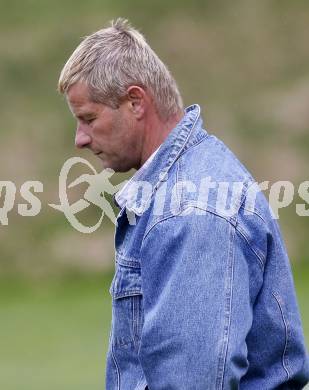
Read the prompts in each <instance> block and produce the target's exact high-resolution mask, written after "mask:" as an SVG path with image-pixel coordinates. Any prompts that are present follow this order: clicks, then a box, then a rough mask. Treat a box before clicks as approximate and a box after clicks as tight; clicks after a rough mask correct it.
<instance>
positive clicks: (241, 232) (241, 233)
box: [235, 225, 265, 272]
mask: <svg viewBox="0 0 309 390" xmlns="http://www.w3.org/2000/svg"><path fill="white" fill-rule="evenodd" d="M235 229H236V231H237V232H238V233H239V235H240V236H241V237H242V238H243V239H244V240H245V242H246V243H247V245H248V247H249V249H250V250H251V251H252V253H253V254H254V255H255V256H256V257H257V259H258V262H259V265H260V267H261V270H262V271H263V272H264V266H265V261H264V260H263V259H262V258H261V256H260V255H259V254H258V253H257V251H256V250H255V249H254V248H253V247H252V246H251V245H250V243H249V240H248V238H247V236H246V234H245V233H244V231H243V230H242V229H241V228H240V227H239V225H237V226H236V227H235Z"/></svg>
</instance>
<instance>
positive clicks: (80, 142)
mask: <svg viewBox="0 0 309 390" xmlns="http://www.w3.org/2000/svg"><path fill="white" fill-rule="evenodd" d="M90 143H91V137H90V135H88V134H87V133H86V132H85V130H84V129H83V127H82V126H81V125H78V126H77V129H76V135H75V146H76V147H77V148H79V149H82V148H85V147H86V146H87V145H89V144H90Z"/></svg>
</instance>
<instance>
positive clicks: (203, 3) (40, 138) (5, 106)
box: [0, 0, 309, 390]
mask: <svg viewBox="0 0 309 390" xmlns="http://www.w3.org/2000/svg"><path fill="white" fill-rule="evenodd" d="M119 16H121V17H126V18H128V19H129V20H130V21H131V22H132V23H133V25H135V26H136V27H137V28H139V29H140V30H141V31H142V32H143V33H144V34H145V36H146V38H147V40H148V41H149V43H150V44H151V46H152V47H153V48H154V49H155V50H156V51H157V53H158V54H159V56H160V57H161V58H162V59H163V60H164V61H165V62H166V63H167V64H168V66H169V68H170V69H171V71H172V73H173V74H174V76H175V78H176V80H177V81H178V83H179V86H180V90H181V92H182V95H183V98H184V101H185V104H186V105H189V104H191V103H195V102H196V103H199V104H200V105H201V107H202V111H203V116H204V121H205V123H206V127H207V128H208V131H209V132H211V133H214V134H216V135H217V136H219V137H220V138H222V139H223V141H224V142H225V143H226V144H228V145H229V146H230V147H231V148H232V149H233V150H234V151H235V152H236V154H237V155H238V156H239V157H240V159H241V160H242V161H243V162H244V164H245V165H246V166H247V167H248V168H249V170H250V171H251V172H252V173H253V175H254V176H255V178H256V179H257V181H258V182H262V181H264V180H269V181H270V182H271V183H272V182H275V181H277V180H290V181H292V182H293V183H294V185H295V187H296V190H295V195H296V196H295V200H294V201H293V203H292V204H291V205H290V206H289V207H287V208H285V209H282V210H281V211H280V212H279V215H280V220H279V222H280V225H281V228H282V231H283V235H284V238H285V241H286V245H287V248H288V252H289V255H290V259H291V262H292V264H293V269H294V275H295V284H296V288H297V294H298V298H299V305H300V309H301V313H302V319H303V325H304V330H305V334H306V340H307V343H308V342H309V305H308V297H309V287H308V285H309V283H308V281H309V242H308V233H309V218H308V217H307V218H306V217H299V216H298V215H297V214H296V212H295V205H296V203H297V202H299V198H297V187H298V185H299V183H300V182H302V181H304V180H309V177H308V164H309V103H308V102H309V67H308V64H309V51H308V36H309V3H308V2H306V1H305V0H296V1H293V2H291V1H287V0H280V1H279V0H259V1H258V0H255V1H254V0H235V1H233V2H231V1H228V0H218V1H216V2H214V1H210V0H192V1H190V2H185V1H176V0H170V1H169V2H166V1H163V0H157V1H147V2H145V1H141V0H131V1H130V2H128V1H111V0H100V1H99V0H89V1H87V2H85V1H81V0H75V1H73V0H64V1H60V0H55V1H53V2H50V1H47V0H41V1H39V0H23V1H17V0H11V1H9V2H8V1H4V0H0V55H1V61H0V85H1V90H0V115H1V122H0V135H1V144H0V148H1V149H0V180H12V181H13V182H14V183H15V184H16V186H17V189H19V188H20V186H21V184H22V183H23V182H24V181H26V180H40V181H42V182H43V184H44V192H43V193H42V194H38V195H39V198H40V200H41V202H42V210H41V212H40V214H39V215H38V216H36V217H33V218H31V217H21V216H20V215H18V212H17V204H18V203H21V202H22V203H24V200H23V199H22V198H21V197H20V196H19V195H18V194H17V197H16V201H15V206H14V209H13V210H12V211H11V212H10V213H9V214H8V219H9V224H8V226H1V225H0V248H1V252H0V318H1V320H0V334H1V338H0V388H1V389H2V388H4V389H6V390H11V389H12V390H13V389H14V390H15V389H16V390H17V389H21V388H22V389H25V390H28V389H29V390H35V389H39V388H44V389H49V388H50V389H52V388H53V389H55V388H57V389H60V390H62V389H63V390H70V389H73V388H74V389H75V390H78V389H81V388H85V387H86V386H87V388H91V389H99V388H103V383H104V367H105V353H106V349H107V342H108V333H109V324H110V297H109V294H108V288H109V284H110V281H111V278H112V270H113V229H114V226H113V225H112V223H110V222H109V221H108V220H107V221H105V220H104V223H103V225H102V226H101V228H100V229H98V230H97V231H96V232H95V233H93V234H90V235H85V234H81V233H79V232H77V231H75V230H74V229H73V228H72V227H71V226H70V225H69V223H68V222H67V221H66V219H65V217H64V215H62V214H61V213H57V212H56V211H55V210H52V209H51V208H49V207H48V205H47V204H48V203H57V202H58V176H59V172H60V169H61V167H62V165H63V163H64V162H65V160H66V159H67V158H68V157H71V156H76V155H80V156H82V157H85V158H87V159H88V160H89V161H90V162H92V163H93V165H94V166H95V167H96V168H97V170H99V169H100V166H99V164H98V163H97V162H96V161H95V160H94V159H93V157H92V156H90V155H89V154H88V153H86V152H80V153H79V152H77V151H76V150H75V149H74V126H75V123H74V120H73V118H71V115H70V113H69V110H68V109H67V107H66V103H65V100H64V99H63V97H61V96H59V95H58V94H57V91H56V85H57V80H58V76H59V72H60V70H61V68H62V66H63V64H64V62H65V61H66V60H67V58H68V56H69V55H70V54H71V52H72V51H73V50H74V49H75V47H76V46H77V45H78V43H79V42H80V40H81V37H83V36H85V35H87V34H89V33H91V32H93V31H96V30H98V29H100V28H101V27H104V26H106V24H107V22H108V21H109V20H110V19H114V18H116V17H119ZM80 169H81V168H80ZM81 172H82V170H81V171H80V173H81ZM75 173H76V174H77V173H79V171H78V172H75ZM83 173H84V172H83ZM125 177H126V175H116V177H115V181H117V182H120V181H121V180H122V179H123V178H125ZM81 190H82V189H81ZM83 190H84V189H83ZM82 194H83V192H82V191H81V195H82ZM266 195H267V193H266ZM1 196H3V193H1ZM1 202H2V198H1ZM1 204H2V203H0V206H1ZM99 215H100V214H99V210H98V209H96V207H95V206H91V207H89V209H88V210H86V212H85V213H83V215H82V216H81V220H82V221H84V223H85V224H88V225H92V224H93V223H95V222H96V221H97V219H98V217H99Z"/></svg>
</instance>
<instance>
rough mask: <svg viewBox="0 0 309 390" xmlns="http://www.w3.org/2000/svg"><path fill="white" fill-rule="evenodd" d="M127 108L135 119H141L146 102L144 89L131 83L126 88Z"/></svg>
mask: <svg viewBox="0 0 309 390" xmlns="http://www.w3.org/2000/svg"><path fill="white" fill-rule="evenodd" d="M127 99H128V105H129V109H130V111H131V112H132V114H133V115H134V116H135V117H136V119H142V118H143V116H144V114H145V111H146V104H147V94H146V92H145V90H144V89H143V88H141V87H139V86H137V85H131V86H130V87H129V88H128V90H127Z"/></svg>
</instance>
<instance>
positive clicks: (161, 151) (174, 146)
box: [114, 104, 205, 215]
mask: <svg viewBox="0 0 309 390" xmlns="http://www.w3.org/2000/svg"><path fill="white" fill-rule="evenodd" d="M200 111H201V109H200V106H199V105H198V104H194V105H192V106H189V107H187V108H186V109H185V115H184V116H183V118H182V119H181V121H180V122H179V123H178V124H177V125H176V127H175V128H174V129H173V130H172V131H171V132H170V133H169V135H168V136H167V138H166V140H165V141H164V142H163V143H162V144H161V146H160V147H159V148H158V149H157V150H156V151H155V152H154V153H153V154H152V155H151V156H150V158H149V159H148V160H147V161H146V162H145V163H144V165H143V166H142V167H141V168H140V169H139V170H138V171H136V172H135V174H134V175H133V177H132V178H131V179H130V180H129V182H127V183H126V185H125V186H124V187H123V188H122V189H121V190H120V191H119V192H118V193H117V194H116V195H115V196H114V200H115V202H116V204H117V206H119V207H120V208H121V209H122V208H124V207H126V208H127V209H128V210H129V211H132V212H134V213H135V214H136V215H142V214H143V213H144V212H145V211H146V210H147V208H148V207H149V204H150V201H151V198H152V196H153V194H154V193H155V192H156V190H157V189H158V187H159V185H160V183H162V182H164V181H166V180H167V177H168V172H169V171H170V169H171V168H172V166H173V165H174V163H175V162H176V160H177V159H178V158H179V156H180V155H181V154H182V153H183V152H184V150H186V149H187V148H188V147H189V146H191V145H193V144H194V143H196V142H197V141H199V139H200V138H201V134H199V133H197V134H196V137H193V133H194V131H195V130H200V129H201V128H202V119H201V116H200ZM202 134H203V136H205V132H203V133H202ZM141 182H143V183H147V186H148V191H146V195H145V194H144V195H140V196H139V199H137V197H138V194H137V193H136V191H137V188H138V187H139V185H138V183H141ZM147 186H146V187H145V189H146V190H147Z"/></svg>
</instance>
